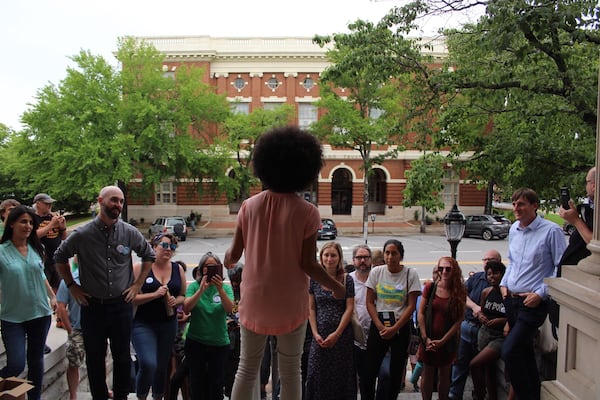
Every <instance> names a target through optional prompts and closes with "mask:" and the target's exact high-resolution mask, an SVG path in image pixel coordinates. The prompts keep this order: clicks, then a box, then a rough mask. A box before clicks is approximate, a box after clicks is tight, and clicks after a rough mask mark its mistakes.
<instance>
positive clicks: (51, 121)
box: [0, 38, 230, 209]
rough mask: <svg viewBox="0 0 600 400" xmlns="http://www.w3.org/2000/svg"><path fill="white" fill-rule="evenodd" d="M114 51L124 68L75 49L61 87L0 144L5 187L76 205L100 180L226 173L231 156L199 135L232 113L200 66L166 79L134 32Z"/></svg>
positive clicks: (157, 57) (44, 96)
mask: <svg viewBox="0 0 600 400" xmlns="http://www.w3.org/2000/svg"><path fill="white" fill-rule="evenodd" d="M117 58H118V60H119V61H120V62H121V63H122V66H123V67H122V69H121V70H117V69H115V68H114V67H112V66H111V65H110V64H109V63H108V62H107V61H106V60H105V59H104V58H102V57H100V56H95V55H93V54H91V53H90V52H89V51H81V52H80V53H79V54H78V55H76V56H73V57H72V60H73V62H74V64H75V65H74V66H73V67H70V68H68V70H67V74H66V77H65V78H64V79H63V80H62V81H61V82H60V83H59V84H58V85H54V84H49V85H47V86H45V87H44V88H42V89H40V90H39V92H38V94H37V98H36V102H35V103H34V104H33V105H32V107H31V108H30V109H29V110H28V111H26V112H25V113H24V114H23V117H22V121H23V123H24V124H25V128H24V130H23V131H22V132H8V133H7V136H8V138H6V139H5V140H4V141H3V147H2V148H1V149H0V151H1V154H0V157H1V158H2V159H3V160H4V161H5V162H4V163H3V172H5V173H6V175H7V176H10V177H11V179H13V180H14V182H13V185H14V186H12V187H19V188H20V190H22V191H23V193H25V195H29V196H31V197H33V194H35V193H37V192H49V193H52V195H53V196H54V197H57V198H59V199H69V200H68V201H70V202H71V203H74V204H72V205H71V206H72V207H73V208H70V209H78V208H79V209H81V208H82V207H83V206H84V205H86V204H89V201H91V200H93V199H95V197H96V196H97V194H98V190H99V188H101V187H102V186H104V185H107V184H112V183H115V182H130V181H132V180H133V179H138V178H139V180H140V183H141V185H139V189H141V190H148V189H150V188H152V187H153V186H154V185H155V184H157V183H159V182H161V181H164V180H170V179H178V178H183V177H186V178H188V177H190V176H194V177H196V178H198V182H199V183H198V185H197V187H198V190H201V188H202V185H201V182H202V178H203V177H212V176H214V175H216V174H222V173H223V170H224V169H225V166H226V165H227V163H228V158H229V154H228V153H227V152H224V151H222V152H219V151H216V150H215V149H212V148H209V144H210V143H208V141H207V140H205V138H206V137H207V136H208V134H207V131H208V130H209V127H210V124H218V123H221V122H223V121H224V120H225V118H227V116H228V115H229V114H230V111H229V103H228V102H227V100H226V98H225V97H224V96H220V95H217V94H215V93H214V90H213V89H212V88H211V87H210V85H209V84H207V83H203V81H202V79H201V78H202V73H203V71H202V70H201V69H196V68H181V69H179V70H178V71H177V74H176V77H175V78H174V79H171V78H170V77H165V74H164V71H163V67H162V65H163V58H164V57H163V55H162V54H160V53H159V52H158V51H157V50H156V49H155V48H154V47H153V46H151V45H148V44H146V43H144V42H138V41H136V40H134V39H132V38H123V39H121V40H120V41H119V49H118V52H117ZM3 175H4V174H3ZM76 204H79V207H77V206H76ZM86 208H87V206H86Z"/></svg>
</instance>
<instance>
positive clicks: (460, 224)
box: [444, 203, 467, 259]
mask: <svg viewBox="0 0 600 400" xmlns="http://www.w3.org/2000/svg"><path fill="white" fill-rule="evenodd" d="M444 225H445V228H446V240H447V241H448V243H450V252H451V254H452V258H454V259H456V248H457V247H458V243H460V241H461V239H462V238H463V235H464V234H465V226H466V225H467V219H466V218H465V216H464V215H463V213H461V212H460V211H459V210H458V207H457V206H456V203H454V206H452V209H451V210H450V212H449V213H448V214H446V216H445V217H444Z"/></svg>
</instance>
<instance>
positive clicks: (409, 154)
mask: <svg viewBox="0 0 600 400" xmlns="http://www.w3.org/2000/svg"><path fill="white" fill-rule="evenodd" d="M139 39H143V40H145V41H146V42H148V43H151V44H152V45H154V46H155V47H156V48H157V49H158V50H159V51H160V52H161V53H163V54H164V55H165V59H164V64H163V71H164V74H165V75H166V76H169V75H174V74H175V71H176V70H177V67H178V66H180V65H182V64H183V63H186V64H189V63H192V64H193V65H196V66H198V67H202V68H204V70H205V76H204V79H205V80H206V82H208V83H210V84H211V85H213V86H214V87H215V88H216V90H217V92H218V93H220V94H226V96H227V98H228V100H230V101H231V103H232V108H233V109H235V111H236V112H240V113H249V112H251V111H252V110H254V109H256V108H265V109H268V108H274V107H277V106H279V105H281V104H291V105H293V106H294V107H295V108H296V116H297V121H296V123H297V124H298V125H299V126H300V127H308V126H309V125H310V124H311V123H312V122H314V121H316V120H317V118H319V114H320V111H319V110H318V109H317V107H316V106H315V105H314V103H315V102H316V101H317V100H318V99H319V87H318V79H319V75H320V72H321V71H323V70H324V69H325V68H326V67H327V66H328V64H329V63H328V61H327V60H326V58H325V51H326V49H322V48H320V47H319V46H317V45H315V44H313V43H312V39H311V38H306V37H265V38H250V37H248V38H213V37H210V36H181V37H179V36H178V37H144V38H139ZM432 44H433V49H432V50H431V52H432V55H433V56H434V59H436V60H440V61H441V60H442V59H443V57H444V56H445V54H446V48H445V44H444V41H443V39H439V38H438V39H432ZM323 147H324V148H323V150H324V155H325V166H324V167H323V169H322V170H321V173H320V175H319V178H318V182H316V184H315V185H314V187H313V189H312V190H311V191H308V192H306V193H304V196H305V197H306V198H307V199H310V200H311V201H312V202H314V203H315V204H316V205H317V206H318V207H319V211H320V212H321V215H322V216H323V217H334V218H335V219H336V220H340V221H344V220H346V221H348V220H359V221H360V220H361V219H362V215H363V204H364V203H363V197H364V196H363V171H362V170H361V169H360V167H361V165H362V161H361V159H360V155H359V153H358V152H357V151H353V150H349V149H338V148H332V147H331V146H330V145H328V144H325V145H324V146H323ZM383 150H385V149H381V150H375V151H374V152H373V155H377V153H378V152H383ZM420 156H421V153H420V152H418V151H415V150H407V151H403V152H401V153H400V154H399V156H398V158H397V159H393V160H387V161H385V162H384V163H383V164H382V165H377V166H375V168H374V174H373V177H372V178H371V180H370V181H369V212H370V213H376V214H378V215H379V217H378V220H382V218H385V220H388V221H391V220H396V221H404V220H410V219H413V216H414V211H415V210H412V209H405V208H404V207H403V206H402V200H403V196H402V192H403V189H404V187H405V185H406V178H405V174H404V172H405V170H406V169H408V168H410V163H411V161H412V160H415V159H417V158H419V157H420ZM447 171H448V173H447V176H446V178H445V180H444V191H443V193H442V195H443V199H444V203H445V205H446V210H442V211H440V212H439V215H440V216H443V215H444V214H445V213H446V211H447V210H449V208H450V207H451V206H452V205H453V204H454V202H455V201H457V203H458V205H459V207H460V208H461V210H462V211H463V212H464V213H469V212H481V211H482V210H483V206H484V204H485V191H484V190H481V189H479V188H477V187H476V186H475V185H473V184H470V183H468V182H465V181H464V180H463V179H461V177H459V176H455V175H454V174H453V173H452V170H451V169H448V170H447ZM194 185H195V184H194V183H192V182H191V181H190V182H185V181H178V182H175V181H168V182H163V183H161V184H160V185H159V186H157V187H156V191H155V193H154V195H153V196H152V198H150V199H145V200H144V201H139V200H136V199H130V201H129V217H130V218H135V219H138V220H139V219H140V218H144V219H145V220H146V221H150V220H153V219H154V218H155V217H157V216H159V215H188V214H189V213H190V211H191V210H194V211H195V212H197V213H200V214H202V216H203V219H205V220H209V219H210V220H223V219H234V218H235V211H236V209H235V205H234V204H228V202H227V199H226V198H225V197H224V196H223V197H221V198H219V199H214V198H212V197H208V196H199V195H198V193H197V192H196V191H195V190H194V189H193V187H194ZM258 190H260V188H254V190H253V192H252V193H256V192H257V191H258Z"/></svg>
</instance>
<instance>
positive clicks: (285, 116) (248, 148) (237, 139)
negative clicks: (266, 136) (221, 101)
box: [215, 104, 295, 202]
mask: <svg viewBox="0 0 600 400" xmlns="http://www.w3.org/2000/svg"><path fill="white" fill-rule="evenodd" d="M294 113H295V110H294V107H293V106H291V105H289V104H284V105H281V106H280V107H277V108H275V109H273V110H265V109H263V108H257V109H254V110H253V111H252V112H251V113H249V114H242V113H238V114H233V115H231V116H230V117H229V118H228V119H227V120H226V121H225V123H224V125H223V135H221V137H220V140H218V141H216V142H215V145H216V147H219V148H223V149H225V150H228V151H230V152H231V153H232V154H234V157H235V160H234V162H233V163H232V165H233V167H232V169H231V172H230V176H228V177H225V179H226V180H227V181H229V183H230V185H229V186H228V188H227V199H228V200H229V201H230V202H232V201H243V200H244V199H247V198H248V197H249V196H250V188H251V187H252V186H254V185H256V184H257V183H258V179H257V178H256V177H255V176H254V174H253V173H252V170H251V164H252V156H253V154H254V145H255V144H256V141H257V140H258V138H259V137H260V136H261V135H262V134H263V133H265V132H267V131H269V130H271V129H273V128H277V127H282V126H286V125H288V124H289V123H290V121H291V120H292V118H293V117H294Z"/></svg>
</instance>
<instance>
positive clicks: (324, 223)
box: [317, 218, 338, 240]
mask: <svg viewBox="0 0 600 400" xmlns="http://www.w3.org/2000/svg"><path fill="white" fill-rule="evenodd" d="M317 233H318V235H317V239H329V240H333V239H335V238H336V237H337V233H338V232H337V227H336V226H335V222H333V220H332V219H331V218H321V226H320V227H319V230H318V231H317Z"/></svg>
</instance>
